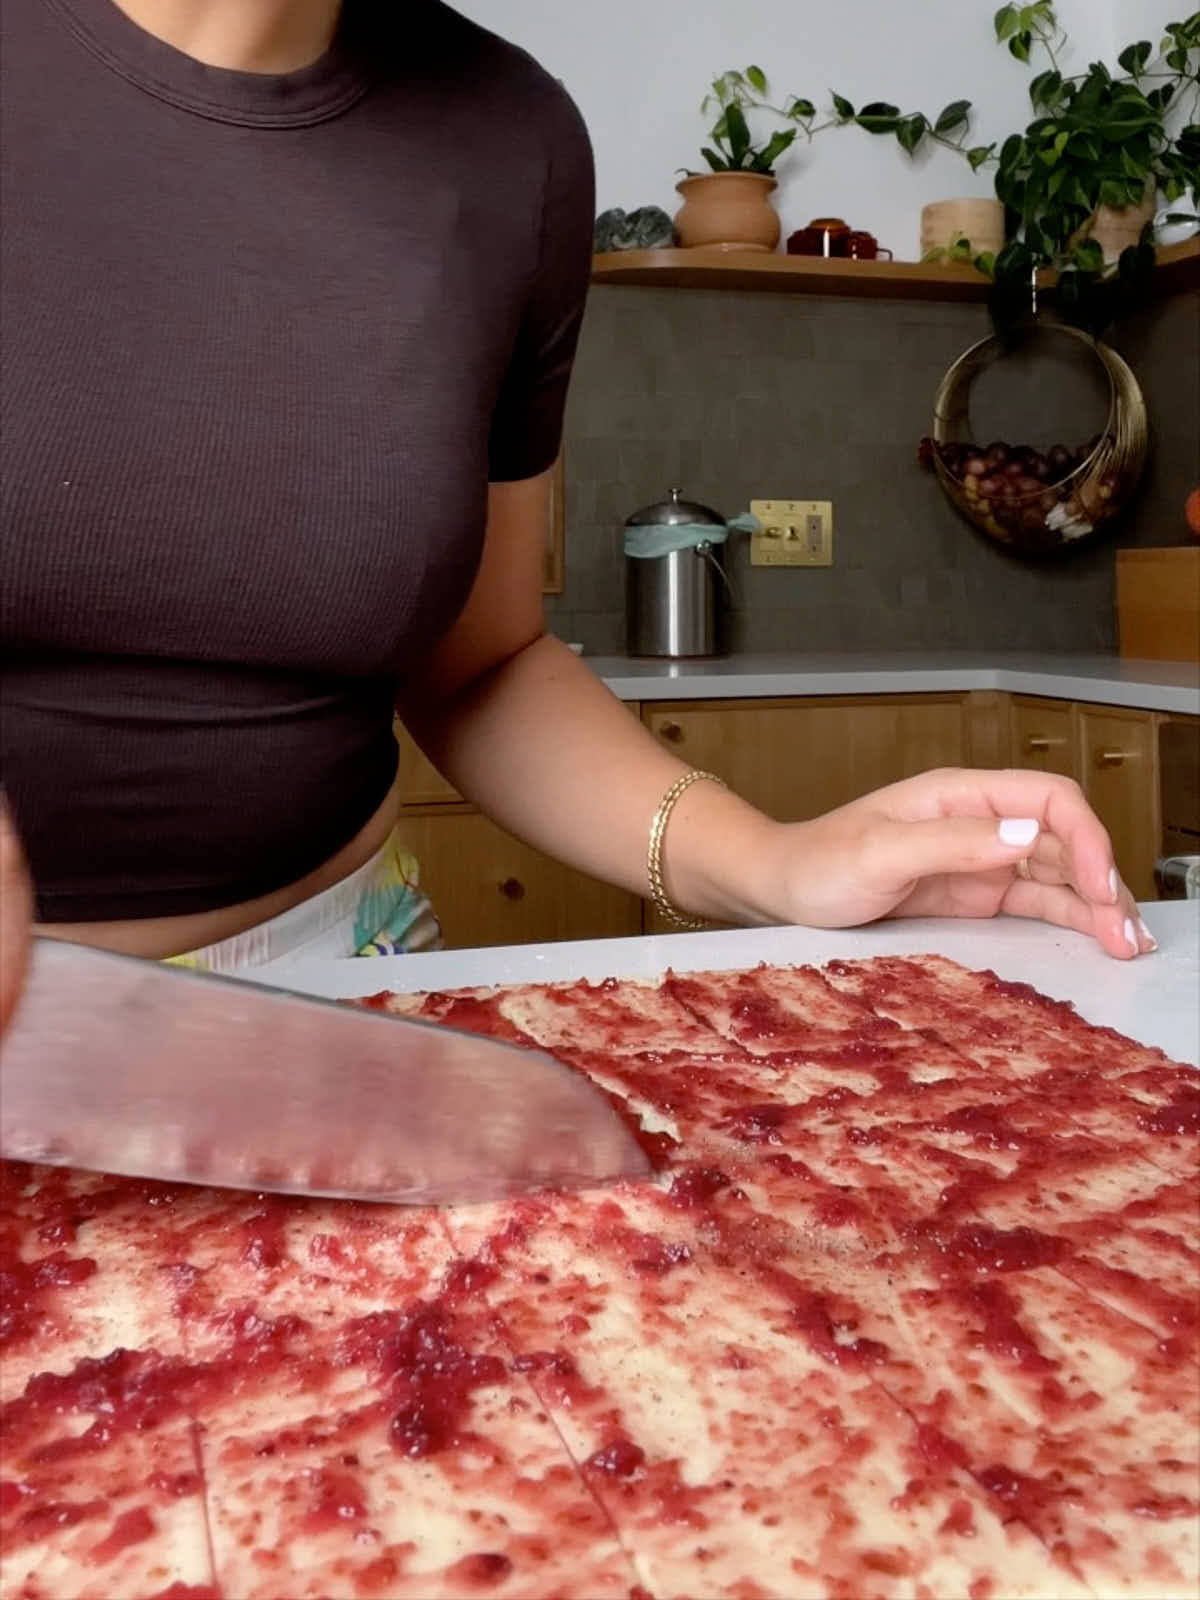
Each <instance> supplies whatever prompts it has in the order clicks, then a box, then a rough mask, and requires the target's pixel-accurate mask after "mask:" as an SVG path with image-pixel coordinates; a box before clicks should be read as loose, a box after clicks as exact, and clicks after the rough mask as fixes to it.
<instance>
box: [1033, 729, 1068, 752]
mask: <svg viewBox="0 0 1200 1600" xmlns="http://www.w3.org/2000/svg"><path fill="white" fill-rule="evenodd" d="M1066 742H1067V741H1066V740H1065V739H1048V738H1047V737H1046V735H1045V734H1042V733H1031V734H1030V735H1029V737H1028V739H1026V741H1025V748H1026V750H1031V751H1032V750H1053V749H1054V748H1055V746H1056V745H1062V744H1066Z"/></svg>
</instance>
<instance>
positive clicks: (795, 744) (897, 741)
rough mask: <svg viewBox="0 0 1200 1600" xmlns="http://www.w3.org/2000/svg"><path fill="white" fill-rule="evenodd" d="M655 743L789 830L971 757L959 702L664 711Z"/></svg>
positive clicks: (658, 708) (651, 720) (763, 704)
mask: <svg viewBox="0 0 1200 1600" xmlns="http://www.w3.org/2000/svg"><path fill="white" fill-rule="evenodd" d="M644 718H645V721H646V724H647V726H648V727H649V728H650V730H651V732H653V733H654V734H655V736H656V737H657V738H659V739H661V740H662V742H663V743H664V744H665V745H666V746H667V748H668V749H670V750H673V751H675V752H676V754H678V755H679V756H681V757H682V758H683V760H684V761H687V762H688V763H689V764H690V765H692V766H695V767H703V768H704V769H706V770H707V771H710V772H715V773H717V775H718V776H719V777H722V778H724V779H725V781H726V783H728V784H729V786H730V787H731V788H732V789H735V790H736V791H737V793H738V794H740V795H743V796H744V797H745V798H746V799H747V800H749V801H750V802H751V803H752V804H754V805H756V806H758V807H759V808H760V809H761V810H763V811H766V812H768V813H769V814H770V815H772V816H775V817H779V818H781V819H783V820H785V821H792V820H798V819H800V818H803V817H812V816H817V815H819V814H820V813H821V812H823V811H829V810H831V809H832V808H833V807H834V806H839V805H844V804H845V802H846V801H847V800H853V799H856V798H857V797H858V796H859V795H862V794H866V793H867V792H868V791H869V790H871V789H878V788H880V787H881V786H882V785H883V784H886V783H894V782H895V781H896V780H897V779H898V778H905V777H910V776H912V775H913V774H914V773H917V772H924V771H926V770H927V769H928V768H930V767H944V766H961V765H962V764H963V763H964V762H965V760H966V756H967V729H966V711H965V706H964V702H963V699H962V697H961V696H957V695H955V696H950V695H933V694H928V695H914V696H903V695H878V696H873V697H872V698H871V699H869V700H851V699H842V698H840V697H838V698H836V699H835V698H828V699H813V700H803V701H759V702H756V703H755V704H753V705H745V704H742V705H736V704H732V703H731V702H729V701H727V700H726V701H706V702H702V703H699V704H697V703H696V702H684V703H679V704H669V703H660V704H657V705H648V706H646V707H645V711H644Z"/></svg>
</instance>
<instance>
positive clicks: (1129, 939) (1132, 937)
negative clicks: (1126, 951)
mask: <svg viewBox="0 0 1200 1600" xmlns="http://www.w3.org/2000/svg"><path fill="white" fill-rule="evenodd" d="M1125 943H1126V944H1127V945H1128V946H1129V948H1130V949H1131V950H1132V951H1133V953H1134V955H1135V956H1137V955H1141V953H1142V947H1141V945H1140V944H1139V943H1138V936H1137V934H1136V933H1135V932H1134V931H1133V920H1132V918H1130V917H1126V918H1125Z"/></svg>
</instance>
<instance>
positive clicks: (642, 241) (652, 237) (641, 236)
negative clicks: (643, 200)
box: [595, 206, 675, 254]
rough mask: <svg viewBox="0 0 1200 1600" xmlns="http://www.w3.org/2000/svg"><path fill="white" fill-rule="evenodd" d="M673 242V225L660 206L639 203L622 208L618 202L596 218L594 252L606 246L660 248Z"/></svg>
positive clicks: (622, 248)
mask: <svg viewBox="0 0 1200 1600" xmlns="http://www.w3.org/2000/svg"><path fill="white" fill-rule="evenodd" d="M674 243H675V225H674V223H673V222H672V221H671V219H670V217H669V216H668V215H667V213H666V212H665V211H664V210H663V209H662V207H661V206H639V207H638V208H637V210H636V211H629V212H625V211H622V210H621V208H620V206H613V207H612V208H611V210H608V211H602V212H601V213H600V215H599V216H598V217H597V218H596V236H595V244H596V252H597V254H599V253H600V252H601V251H605V250H663V249H667V248H669V247H670V246H671V245H673V244H674Z"/></svg>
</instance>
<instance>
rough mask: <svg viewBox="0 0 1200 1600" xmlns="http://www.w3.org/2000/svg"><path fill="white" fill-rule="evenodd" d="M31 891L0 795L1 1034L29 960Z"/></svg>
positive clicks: (10, 818)
mask: <svg viewBox="0 0 1200 1600" xmlns="http://www.w3.org/2000/svg"><path fill="white" fill-rule="evenodd" d="M32 923H33V890H32V889H31V887H30V884H29V874H28V872H27V871H26V870H25V854H24V852H23V851H22V849H21V841H20V839H19V838H18V837H17V830H16V828H15V827H14V826H13V821H12V817H11V816H10V815H9V810H8V806H7V805H6V804H5V801H4V796H3V795H2V794H0V1033H2V1032H3V1031H4V1029H5V1028H6V1027H7V1026H8V1019H9V1017H10V1016H11V1015H12V1013H13V1010H14V1009H15V1007H16V1004H17V999H18V997H19V996H20V993H21V986H22V984H23V983H24V981H25V966H26V963H27V961H28V960H29V933H30V928H31V926H32Z"/></svg>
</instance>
